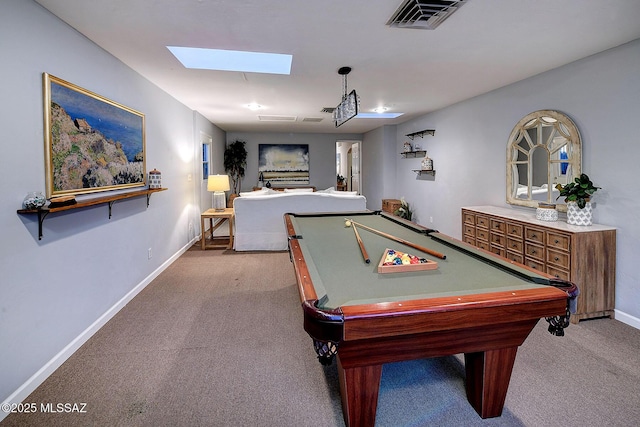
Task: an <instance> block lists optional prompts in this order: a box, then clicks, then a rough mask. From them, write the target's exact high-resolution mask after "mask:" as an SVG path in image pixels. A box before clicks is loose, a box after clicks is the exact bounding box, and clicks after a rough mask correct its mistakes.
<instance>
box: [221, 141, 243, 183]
mask: <svg viewBox="0 0 640 427" xmlns="http://www.w3.org/2000/svg"><path fill="white" fill-rule="evenodd" d="M245 144H246V142H244V141H238V140H236V141H234V142H232V143H231V144H229V145H227V148H225V150H224V170H225V171H226V172H227V173H228V174H229V178H231V190H232V191H233V193H234V194H240V187H241V183H242V177H244V172H245V167H246V166H247V149H246V148H245Z"/></svg>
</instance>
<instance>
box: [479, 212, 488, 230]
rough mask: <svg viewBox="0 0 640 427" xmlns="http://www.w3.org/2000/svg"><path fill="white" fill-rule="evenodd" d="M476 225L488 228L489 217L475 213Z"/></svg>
mask: <svg viewBox="0 0 640 427" xmlns="http://www.w3.org/2000/svg"><path fill="white" fill-rule="evenodd" d="M476 226H477V227H480V228H486V229H489V217H487V216H484V215H476Z"/></svg>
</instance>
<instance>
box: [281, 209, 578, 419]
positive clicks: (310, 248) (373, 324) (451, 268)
mask: <svg viewBox="0 0 640 427" xmlns="http://www.w3.org/2000/svg"><path fill="white" fill-rule="evenodd" d="M345 218H348V219H349V220H350V221H353V222H354V223H356V224H357V225H356V229H357V230H358V233H357V234H358V235H359V237H360V240H361V242H362V246H363V247H364V249H365V251H366V252H365V253H366V254H367V255H369V256H370V259H371V262H369V263H367V262H365V257H364V254H365V253H363V251H362V250H361V249H360V246H359V243H358V239H357V238H356V237H355V234H356V233H354V231H353V230H352V228H351V227H346V226H345ZM284 221H285V225H286V228H287V233H288V236H289V250H290V256H291V261H292V263H293V267H294V271H295V276H296V281H297V284H298V291H299V295H300V300H301V303H302V308H303V316H304V329H305V331H306V332H307V333H308V334H309V335H310V336H311V338H312V339H313V342H314V345H315V349H316V352H317V353H318V357H319V359H320V361H321V362H323V363H331V360H332V359H333V358H334V357H335V358H336V359H337V364H338V374H339V380H340V394H341V399H342V409H343V414H344V419H345V422H346V424H347V426H367V425H368V426H373V425H374V423H375V416H376V406H377V400H378V390H379V386H380V378H381V373H382V365H383V364H384V363H390V362H397V361H404V360H412V359H419V358H428V357H440V356H446V355H452V354H458V353H464V360H465V371H466V394H467V399H468V400H469V402H470V403H471V405H472V406H473V407H474V408H475V410H476V411H477V412H478V414H479V415H480V416H481V417H482V418H489V417H497V416H500V415H501V414H502V408H503V406H504V401H505V397H506V393H507V389H508V386H509V380H510V378H511V371H512V368H513V364H514V361H515V357H516V352H517V350H518V347H519V346H520V345H521V344H522V343H523V342H524V340H525V339H526V338H527V336H528V335H529V333H530V332H531V330H532V329H533V328H534V326H535V325H536V323H537V322H538V321H539V319H541V318H546V319H547V320H548V321H549V322H550V324H553V325H552V326H550V327H549V330H550V332H554V333H555V334H556V335H562V329H563V328H564V327H566V326H568V324H569V321H568V317H569V313H570V306H572V305H573V303H574V302H575V296H576V294H577V288H576V287H575V285H573V284H571V283H569V282H564V281H561V280H557V279H555V278H553V277H552V276H549V275H546V274H542V273H540V272H537V271H535V270H532V269H529V268H528V267H526V266H524V265H521V264H516V263H514V262H512V261H509V260H507V259H505V258H501V257H498V256H497V255H494V254H491V253H489V252H487V251H484V250H482V249H478V248H474V247H472V246H471V245H468V244H466V243H464V242H461V241H460V240H457V239H454V238H451V237H449V236H446V235H444V234H442V233H439V232H437V231H435V230H430V229H427V228H424V227H421V226H419V225H416V224H413V223H410V222H408V221H405V220H402V219H401V218H399V217H397V216H393V215H388V214H385V213H381V212H370V211H367V212H350V213H333V214H322V213H318V214H285V216H284ZM364 227H367V228H364ZM375 231H379V232H381V233H376V232H375ZM382 234H384V235H382ZM401 242H402V243H401ZM407 242H408V243H407ZM405 243H407V244H413V245H418V246H420V247H422V248H427V249H429V250H431V251H435V253H440V254H441V255H444V257H445V259H442V258H437V257H434V256H432V255H430V254H427V253H423V252H421V251H419V250H417V249H415V247H413V246H407V245H406V244H405ZM386 249H394V250H397V251H401V252H406V253H409V254H413V255H416V256H418V257H424V258H426V259H428V260H430V261H435V262H437V264H438V265H437V268H435V269H430V270H420V271H403V272H392V273H389V274H382V273H378V261H379V260H380V258H381V257H382V255H383V254H384V253H385V251H386ZM570 303H571V304H570ZM554 328H555V329H554Z"/></svg>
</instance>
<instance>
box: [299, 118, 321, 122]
mask: <svg viewBox="0 0 640 427" xmlns="http://www.w3.org/2000/svg"><path fill="white" fill-rule="evenodd" d="M322 120H323V119H322V117H305V118H304V119H302V121H303V122H307V123H320V122H321V121H322Z"/></svg>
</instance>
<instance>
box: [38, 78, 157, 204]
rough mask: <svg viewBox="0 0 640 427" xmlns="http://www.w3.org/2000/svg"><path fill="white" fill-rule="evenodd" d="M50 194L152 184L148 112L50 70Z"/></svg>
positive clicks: (47, 96) (47, 102)
mask: <svg viewBox="0 0 640 427" xmlns="http://www.w3.org/2000/svg"><path fill="white" fill-rule="evenodd" d="M43 81H44V114H45V120H44V121H45V132H44V135H45V138H44V139H45V162H46V178H47V197H52V196H56V195H62V194H82V193H92V192H97V191H106V190H114V189H123V188H129V187H142V186H145V185H146V179H145V177H146V163H145V122H144V114H142V113H140V112H138V111H135V110H133V109H131V108H128V107H125V106H124V105H121V104H118V103H117V102H114V101H111V100H109V99H107V98H104V97H102V96H100V95H97V94H95V93H93V92H90V91H88V90H86V89H83V88H81V87H79V86H76V85H74V84H72V83H69V82H66V81H64V80H62V79H59V78H57V77H54V76H52V75H50V74H47V73H44V75H43Z"/></svg>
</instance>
